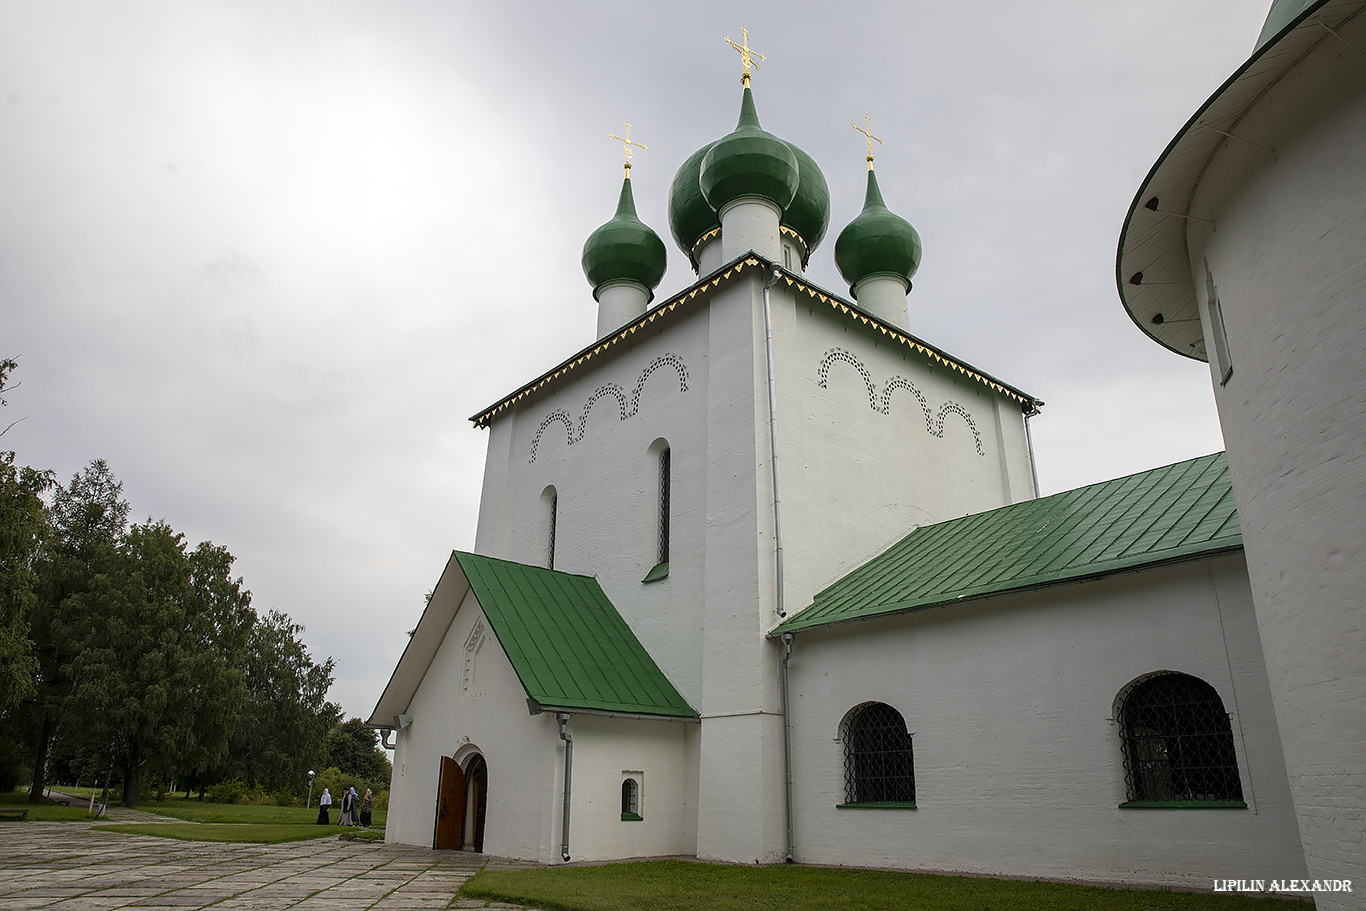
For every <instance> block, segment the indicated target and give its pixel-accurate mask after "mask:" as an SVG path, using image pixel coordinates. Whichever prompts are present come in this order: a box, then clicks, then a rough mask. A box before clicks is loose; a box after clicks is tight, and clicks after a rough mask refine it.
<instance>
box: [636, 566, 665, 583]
mask: <svg viewBox="0 0 1366 911" xmlns="http://www.w3.org/2000/svg"><path fill="white" fill-rule="evenodd" d="M667 578H669V564H667V563H656V564H655V568H654V569H652V570H650V571H649V572H648V573H646V574H645V578H644V579H641V580H640V584H641V585H644V584H645V583H647V582H658V581H659V580H660V579H667Z"/></svg>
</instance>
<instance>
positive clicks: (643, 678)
mask: <svg viewBox="0 0 1366 911" xmlns="http://www.w3.org/2000/svg"><path fill="white" fill-rule="evenodd" d="M454 556H455V560H456V562H457V563H459V564H460V570H461V572H463V573H464V574H465V578H466V579H468V580H469V584H470V588H471V590H473V592H474V595H475V597H476V598H478V599H479V606H480V607H481V608H483V610H484V616H485V617H486V618H487V619H488V622H489V626H491V627H492V628H493V633H494V635H495V636H496V637H497V638H498V643H499V644H500V645H501V646H502V647H503V651H504V652H505V653H506V654H507V656H508V660H509V661H511V662H512V668H513V670H515V671H516V672H517V679H519V680H520V681H521V683H522V688H523V689H524V690H526V694H527V697H528V698H530V699H531V700H532V701H534V702H535V703H536V704H537V705H539V706H540V707H541V708H543V709H544V710H546V711H553V710H555V709H570V710H573V709H587V710H592V711H602V712H623V713H629V714H640V715H658V716H660V717H662V718H696V717H697V711H696V710H695V709H694V708H693V707H692V706H690V705H688V703H687V701H686V700H684V698H683V697H682V696H681V695H679V692H678V690H676V689H674V685H673V684H672V683H670V682H669V678H668V677H665V676H664V672H663V671H661V670H660V669H659V665H657V664H655V662H654V659H653V658H651V657H650V654H649V652H647V651H645V647H644V646H643V645H641V644H640V640H639V639H637V638H636V636H635V633H633V632H631V628H630V627H629V626H627V625H626V621H625V620H623V619H622V618H621V614H619V613H617V609H616V608H615V607H613V606H612V602H611V601H609V600H608V599H607V595H606V593H604V592H603V590H602V586H601V585H599V584H598V580H597V579H594V578H592V577H591V576H575V575H571V574H570V573H562V572H556V571H555V570H553V569H543V568H541V567H539V566H527V565H526V564H524V563H513V562H511V561H509V560H497V559H494V558H493V557H484V556H480V555H478V554H469V553H463V552H461V551H456V552H455V555H454Z"/></svg>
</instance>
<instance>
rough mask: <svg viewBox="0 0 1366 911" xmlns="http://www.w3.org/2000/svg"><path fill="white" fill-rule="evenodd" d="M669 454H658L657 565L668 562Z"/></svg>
mask: <svg viewBox="0 0 1366 911" xmlns="http://www.w3.org/2000/svg"><path fill="white" fill-rule="evenodd" d="M669 452H670V450H668V449H665V450H663V451H662V452H660V454H659V559H658V560H657V561H656V562H658V563H668V562H669V487H670V479H669V476H670V465H669Z"/></svg>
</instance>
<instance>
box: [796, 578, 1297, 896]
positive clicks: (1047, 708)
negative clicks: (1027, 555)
mask: <svg viewBox="0 0 1366 911" xmlns="http://www.w3.org/2000/svg"><path fill="white" fill-rule="evenodd" d="M1159 670H1171V671H1179V672H1182V673H1187V674H1192V675H1194V676H1196V677H1199V678H1200V679H1202V680H1204V681H1206V682H1207V683H1209V684H1210V685H1212V686H1213V687H1214V688H1215V689H1216V690H1218V691H1219V695H1220V697H1221V698H1222V699H1223V702H1224V707H1225V708H1226V709H1227V710H1228V711H1229V712H1230V713H1231V714H1232V715H1233V719H1232V726H1233V736H1234V742H1235V746H1236V749H1237V753H1238V762H1239V770H1240V773H1241V779H1242V784H1243V796H1244V799H1245V801H1246V802H1247V804H1248V809H1247V810H1132V809H1131V810H1121V809H1118V805H1119V804H1121V803H1123V802H1124V801H1125V800H1126V799H1127V796H1126V793H1125V785H1124V773H1123V767H1122V758H1121V752H1120V742H1119V733H1118V729H1117V727H1116V725H1115V724H1114V723H1113V721H1112V720H1111V719H1112V718H1113V711H1114V701H1115V698H1116V696H1117V695H1118V694H1119V693H1120V691H1121V690H1122V689H1123V688H1124V687H1125V686H1126V685H1127V684H1128V683H1130V682H1131V681H1133V680H1134V679H1135V678H1137V677H1140V676H1142V675H1144V674H1148V673H1151V672H1153V671H1159ZM790 672H791V681H792V706H793V708H792V730H793V741H794V744H793V745H794V749H793V772H794V776H795V780H796V788H795V790H796V795H797V797H796V812H795V818H796V843H797V859H798V861H800V862H803V863H824V864H851V865H860V866H892V867H902V868H911V869H927V870H955V871H970V872H978V873H991V874H1003V875H1010V876H1043V877H1058V878H1076V879H1086V880H1103V881H1117V882H1139V883H1166V884H1181V885H1188V886H1196V887H1203V888H1208V887H1209V883H1210V882H1211V881H1212V880H1213V879H1215V878H1233V879H1237V878H1244V879H1250V878H1261V879H1270V878H1273V877H1277V878H1292V877H1293V878H1303V876H1304V870H1305V867H1304V862H1303V858H1302V855H1301V853H1300V847H1299V841H1298V832H1297V829H1296V824H1295V817H1294V813H1293V810H1292V807H1291V803H1290V794H1289V791H1288V789H1287V785H1286V778H1285V767H1284V764H1283V761H1282V758H1281V753H1280V745H1279V742H1278V736H1277V730H1276V721H1275V717H1274V713H1273V711H1272V707H1271V695H1270V691H1269V688H1268V685H1267V680H1266V673H1265V669H1264V666H1263V663H1262V656H1261V651H1260V648H1259V644H1258V636H1257V629H1256V625H1255V621H1254V618H1253V613H1252V607H1251V599H1250V593H1249V589H1248V582H1247V576H1246V572H1245V568H1244V563H1243V560H1242V558H1241V556H1239V555H1232V556H1224V557H1218V558H1215V559H1213V560H1208V561H1201V562H1194V563H1185V564H1179V565H1176V566H1172V567H1166V568H1161V569H1154V570H1150V571H1146V572H1143V573H1140V574H1128V575H1120V576H1113V577H1109V578H1107V579H1103V580H1100V581H1096V582H1090V583H1085V584H1079V585H1067V586H1059V587H1055V588H1051V589H1044V590H1041V591H1037V592H1033V593H1026V594H1022V595H1014V596H1006V597H1001V598H997V599H993V600H990V601H985V602H976V603H972V604H964V605H959V606H954V607H947V608H939V609H934V610H930V611H924V612H921V613H917V614H911V615H907V616H902V617H896V618H887V619H884V620H877V621H872V622H868V623H857V624H850V625H847V626H844V627H839V628H834V629H830V630H813V631H810V632H805V633H798V634H797V637H796V642H795V646H794V649H793V657H792V660H791V664H790ZM868 701H878V702H885V703H887V704H889V705H891V706H893V707H894V708H896V709H897V710H898V711H900V712H901V713H902V715H903V717H904V718H905V719H906V723H907V727H908V729H909V730H910V731H911V733H912V738H913V739H912V745H913V750H914V759H915V780H916V797H917V809H914V810H909V809H907V810H863V809H843V810H841V809H836V805H837V804H839V803H843V802H844V800H845V794H844V753H843V750H844V744H843V743H842V742H840V741H839V739H838V738H839V737H840V723H841V721H842V720H843V718H844V717H845V715H846V714H847V713H848V712H849V710H850V709H852V708H854V707H855V706H857V705H860V704H862V703H864V702H868Z"/></svg>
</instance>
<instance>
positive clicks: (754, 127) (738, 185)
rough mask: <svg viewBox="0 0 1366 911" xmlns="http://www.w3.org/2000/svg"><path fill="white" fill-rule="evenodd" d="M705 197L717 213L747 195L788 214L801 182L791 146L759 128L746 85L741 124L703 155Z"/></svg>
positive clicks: (752, 97)
mask: <svg viewBox="0 0 1366 911" xmlns="http://www.w3.org/2000/svg"><path fill="white" fill-rule="evenodd" d="M698 180H699V182H700V183H701V186H702V195H703V197H705V198H706V200H707V204H708V205H709V206H711V207H712V209H714V210H715V211H717V212H720V211H721V209H722V208H723V207H725V205H726V204H727V203H729V202H733V201H734V200H737V199H741V198H743V197H746V196H757V197H760V198H762V199H767V200H769V201H770V202H772V203H773V204H774V205H776V206H777V207H778V210H779V211H780V212H785V211H787V207H788V206H790V205H792V200H793V198H794V197H795V196H796V195H797V186H798V183H799V182H800V180H801V175H800V173H799V171H798V166H797V156H796V155H795V154H794V153H793V151H792V147H791V146H789V145H788V144H787V143H785V142H783V141H782V140H781V139H779V138H778V137H777V136H774V135H773V134H772V133H769V132H766V131H765V130H764V129H763V127H761V126H760V125H759V114H758V112H756V111H755V109H754V95H753V93H752V92H751V91H750V89H749V86H745V91H744V96H743V97H742V99H741V101H740V122H739V123H738V124H736V126H735V130H734V132H732V133H728V134H727V135H725V136H723V137H721V138H720V139H718V140H717V141H716V143H715V144H714V145H713V146H712V147H711V148H710V149H708V150H707V152H706V154H705V155H703V156H702V169H701V171H700V173H699V175H698Z"/></svg>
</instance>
